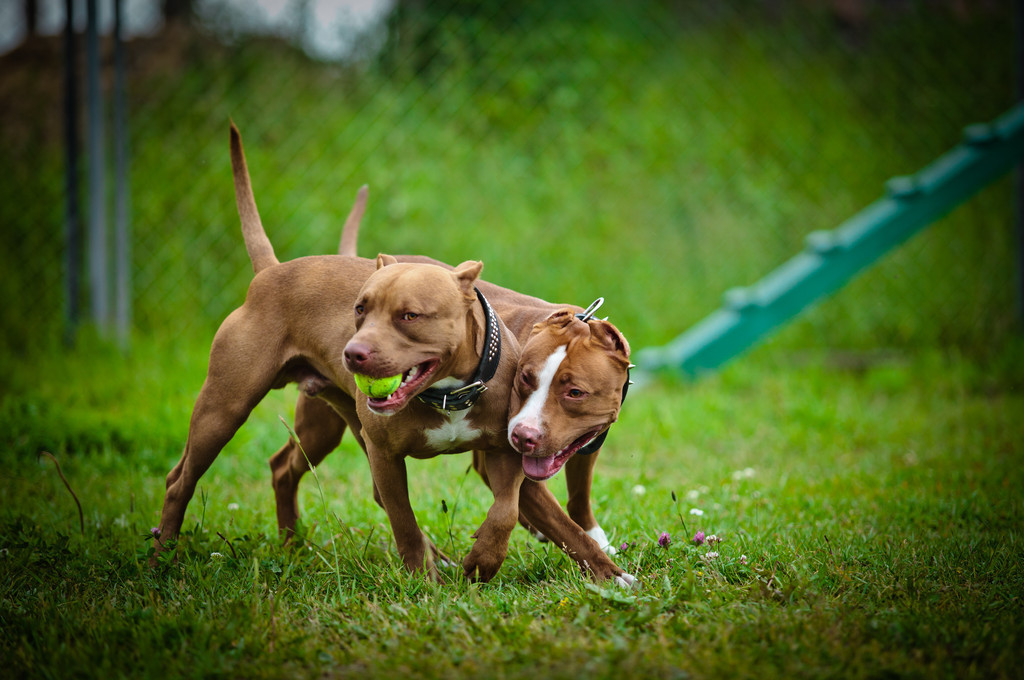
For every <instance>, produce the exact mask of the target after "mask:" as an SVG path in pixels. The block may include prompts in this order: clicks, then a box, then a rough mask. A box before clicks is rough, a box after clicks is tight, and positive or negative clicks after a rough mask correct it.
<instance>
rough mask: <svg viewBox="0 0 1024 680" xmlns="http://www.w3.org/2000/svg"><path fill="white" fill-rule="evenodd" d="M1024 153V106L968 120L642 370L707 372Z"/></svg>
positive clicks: (650, 356) (642, 354) (649, 352)
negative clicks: (950, 141)
mask: <svg viewBox="0 0 1024 680" xmlns="http://www.w3.org/2000/svg"><path fill="white" fill-rule="evenodd" d="M1022 156H1024V105H1021V106H1017V107H1016V108H1014V109H1012V110H1010V111H1009V112H1007V113H1006V114H1004V115H1003V116H1001V117H1000V118H997V119H996V120H995V121H993V122H991V123H981V124H977V125H971V126H969V127H967V128H966V130H965V131H964V141H963V143H961V144H960V145H959V146H957V147H955V148H954V149H952V150H951V151H949V152H948V153H946V154H945V155H944V156H942V157H940V158H939V159H938V160H936V161H935V162H934V163H932V164H931V165H929V166H927V167H926V168H924V169H922V170H921V171H920V172H918V173H917V174H915V175H910V176H906V177H894V178H893V179H891V180H889V182H888V183H887V184H886V195H885V196H883V197H882V198H881V199H879V200H878V201H875V202H874V203H872V204H871V205H869V206H868V207H867V208H865V209H864V210H862V211H861V212H860V213H858V214H856V215H854V216H853V217H852V218H850V219H849V220H847V221H846V222H844V223H843V224H842V225H840V226H839V227H837V228H836V229H834V230H832V231H815V232H812V233H810V234H808V236H807V240H806V247H805V248H804V250H803V251H802V252H800V253H799V254H798V255H796V256H795V257H793V258H792V259H790V260H789V261H788V262H785V263H784V264H782V265H781V266H780V267H778V268H777V269H776V270H775V271H773V272H771V273H770V274H768V275H767V276H765V277H764V278H763V279H761V280H760V281H758V282H757V283H755V284H753V285H752V286H748V287H746V288H733V289H731V290H729V291H727V292H726V293H725V296H724V301H723V304H722V307H721V308H720V309H718V310H717V311H715V312H713V313H712V314H711V315H710V316H708V317H707V318H705V319H704V320H703V321H701V322H699V323H698V324H697V325H696V326H694V327H693V328H691V329H690V330H688V331H686V332H685V333H683V334H682V335H680V336H678V337H677V338H676V339H674V340H673V341H671V342H670V343H669V344H667V345H665V346H663V347H651V348H645V349H642V350H640V351H638V352H637V353H636V359H635V361H636V363H637V364H638V365H639V367H640V369H641V370H643V371H645V372H656V371H664V370H676V371H681V372H683V373H685V374H687V375H689V376H698V375H700V374H702V373H705V372H708V371H712V370H714V369H716V368H718V367H719V366H721V365H722V364H724V363H725V362H726V361H728V360H729V359H731V358H733V357H735V356H736V355H738V354H740V353H741V352H743V351H744V350H746V349H747V348H749V347H750V346H751V345H753V344H754V343H756V342H757V341H758V340H760V339H761V338H763V337H764V336H766V335H767V334H768V333H770V332H772V331H773V330H774V329H776V328H777V327H779V326H781V325H782V324H783V323H785V322H786V321H789V320H790V319H792V318H793V317H795V316H796V315H797V314H799V313H800V312H801V311H802V310H803V309H804V308H806V307H807V306H808V305H810V304H811V303H813V302H815V301H816V300H818V299H820V298H822V297H824V296H826V295H828V294H830V293H833V292H835V291H836V290H838V289H839V288H840V287H842V286H843V285H844V284H845V283H846V282H847V281H849V280H850V279H851V278H853V277H854V275H856V274H857V273H858V272H859V271H860V270H861V269H863V268H865V267H866V266H868V265H869V264H871V263H873V262H874V261H875V260H877V259H878V258H880V257H881V256H882V255H884V254H885V253H886V252H887V251H889V250H890V249H892V248H895V247H896V246H898V245H900V244H902V243H903V242H904V241H906V240H907V239H908V238H910V237H911V236H913V235H914V234H915V233H917V232H918V231H919V230H920V229H921V228H923V227H925V226H927V225H929V224H931V223H932V222H934V221H936V220H937V219H939V218H940V217H943V216H944V215H946V214H947V213H948V212H950V211H951V210H952V209H953V208H955V207H956V206H957V205H959V204H960V203H962V202H964V201H966V200H967V199H968V198H970V197H971V196H972V195H974V194H975V193H976V192H977V191H979V190H980V189H982V188H983V187H985V186H987V185H988V184H990V183H991V182H993V181H994V180H996V179H998V178H999V177H1001V176H1002V175H1004V174H1005V173H1006V172H1008V171H1009V170H1011V169H1012V168H1013V167H1014V166H1016V165H1017V164H1018V163H1019V162H1020V159H1021V157H1022Z"/></svg>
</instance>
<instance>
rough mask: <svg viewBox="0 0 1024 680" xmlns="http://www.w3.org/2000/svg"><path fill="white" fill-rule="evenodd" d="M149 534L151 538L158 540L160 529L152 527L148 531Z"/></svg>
mask: <svg viewBox="0 0 1024 680" xmlns="http://www.w3.org/2000/svg"><path fill="white" fill-rule="evenodd" d="M149 534H150V536H152V537H153V538H160V527H153V528H152V529H150V530H149Z"/></svg>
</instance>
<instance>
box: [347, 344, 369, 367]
mask: <svg viewBox="0 0 1024 680" xmlns="http://www.w3.org/2000/svg"><path fill="white" fill-rule="evenodd" d="M372 354H373V350H372V349H370V347H369V346H368V345H364V344H363V343H361V342H350V343H348V345H346V346H345V363H347V364H348V368H349V369H350V370H352V371H356V372H358V371H359V369H361V368H363V366H365V365H366V364H367V363H368V362H369V361H370V357H371V355H372Z"/></svg>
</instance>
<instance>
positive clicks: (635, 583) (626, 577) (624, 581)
mask: <svg viewBox="0 0 1024 680" xmlns="http://www.w3.org/2000/svg"><path fill="white" fill-rule="evenodd" d="M615 585H617V586H621V587H623V588H625V589H627V590H630V589H632V588H639V587H640V581H639V580H637V579H636V577H634V576H633V575H632V574H627V573H626V572H622V573H621V574H619V575H618V576H616V577H615Z"/></svg>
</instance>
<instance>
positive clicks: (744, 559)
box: [740, 555, 747, 564]
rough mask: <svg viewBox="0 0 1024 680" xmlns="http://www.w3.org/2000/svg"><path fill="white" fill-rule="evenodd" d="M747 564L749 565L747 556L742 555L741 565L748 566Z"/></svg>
mask: <svg viewBox="0 0 1024 680" xmlns="http://www.w3.org/2000/svg"><path fill="white" fill-rule="evenodd" d="M746 563H747V556H746V555H740V564H746Z"/></svg>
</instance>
